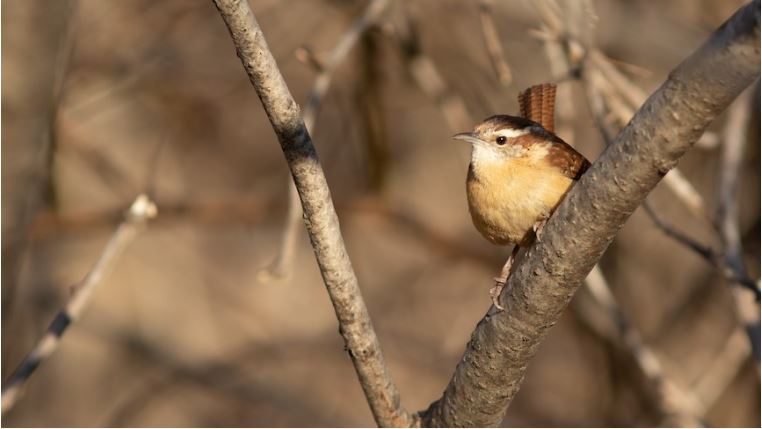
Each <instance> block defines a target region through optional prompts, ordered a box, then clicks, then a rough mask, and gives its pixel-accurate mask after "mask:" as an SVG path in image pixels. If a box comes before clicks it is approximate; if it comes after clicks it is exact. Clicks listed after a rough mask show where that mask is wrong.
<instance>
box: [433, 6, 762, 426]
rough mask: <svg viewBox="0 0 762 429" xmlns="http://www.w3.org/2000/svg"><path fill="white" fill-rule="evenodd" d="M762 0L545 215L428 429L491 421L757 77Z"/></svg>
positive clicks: (665, 89)
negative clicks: (655, 194) (620, 235)
mask: <svg viewBox="0 0 762 429" xmlns="http://www.w3.org/2000/svg"><path fill="white" fill-rule="evenodd" d="M759 8H760V3H759V1H758V0H757V1H754V2H752V3H751V4H749V5H746V6H745V7H743V8H741V9H740V10H739V11H738V12H737V13H736V14H735V15H734V16H733V17H731V18H730V19H729V20H728V21H727V22H726V23H725V24H723V25H722V26H721V27H720V28H719V29H718V30H717V31H716V32H715V33H714V34H713V35H712V36H711V37H710V38H709V40H708V41H707V42H705V43H704V45H703V46H701V47H700V48H699V49H698V51H696V52H695V53H694V54H693V55H691V56H690V57H689V58H688V59H686V60H685V61H684V62H683V63H682V64H681V65H680V66H678V67H677V68H676V69H675V70H673V71H672V73H670V76H669V78H668V79H667V81H666V82H665V83H664V84H663V85H662V86H661V88H659V89H658V90H657V91H656V92H655V93H654V94H653V95H651V97H650V98H649V99H648V100H647V101H646V103H645V104H644V105H643V107H641V109H640V110H639V111H638V112H637V113H636V114H635V117H634V118H633V119H632V120H631V121H630V123H629V124H628V126H627V127H626V128H625V129H624V130H623V131H622V133H621V134H620V135H619V136H618V137H617V139H616V141H615V142H614V144H613V145H611V146H610V147H608V148H607V149H606V151H605V152H604V153H603V154H602V155H601V157H600V158H599V159H598V160H597V161H596V162H595V164H594V165H593V166H592V167H591V168H590V170H589V171H588V172H587V173H586V174H585V175H584V176H583V177H582V179H581V180H580V182H579V183H578V184H577V185H576V186H575V187H574V188H573V189H572V190H571V191H570V192H569V195H568V197H567V198H566V199H565V200H564V201H563V202H562V204H561V205H560V206H559V208H558V210H557V211H556V213H555V214H554V215H553V216H552V217H551V218H550V220H549V221H548V223H547V225H546V227H545V230H544V234H543V238H542V240H541V241H540V242H538V243H536V244H535V245H534V246H532V247H531V248H530V249H529V250H528V252H527V254H526V256H525V258H524V261H523V263H521V264H520V265H519V266H518V267H517V268H516V270H515V271H514V273H513V274H512V275H511V277H510V280H509V287H508V288H506V289H505V290H504V291H503V294H502V296H501V300H502V304H503V306H504V307H505V308H506V311H504V312H500V313H495V314H488V315H487V316H485V318H484V319H483V320H482V321H481V322H480V323H479V325H478V326H477V328H476V330H475V331H474V333H473V335H472V337H471V341H470V342H469V344H468V347H467V349H466V352H465V354H464V356H463V358H462V360H461V362H460V364H459V365H458V367H457V368H456V370H455V375H454V376H453V379H452V380H451V381H450V384H449V385H448V387H447V389H446V391H445V392H444V395H443V397H442V398H441V399H440V400H438V401H437V402H435V403H433V404H432V405H431V406H430V407H429V409H428V410H426V411H425V412H423V415H422V419H423V424H424V425H425V426H497V425H498V424H499V423H500V422H501V421H502V419H503V417H504V415H505V412H506V410H507V408H508V405H509V404H510V402H511V399H512V398H513V396H514V395H515V394H516V392H517V391H518V389H519V386H520V384H521V381H522V380H523V378H524V374H525V372H526V368H527V365H528V364H529V360H530V359H531V358H532V356H533V355H534V354H535V352H536V351H537V348H538V346H539V344H540V342H541V341H542V340H543V338H544V337H545V335H546V334H547V332H548V329H549V328H550V327H552V326H553V325H554V324H555V323H556V322H557V321H558V319H559V318H560V316H561V313H562V311H563V310H564V308H565V307H566V306H567V304H568V303H569V301H570V300H571V298H572V296H573V295H574V292H575V291H576V289H577V288H578V287H579V285H580V283H581V282H582V280H583V279H584V278H585V276H586V275H587V273H588V272H589V271H590V270H591V269H592V267H593V266H594V265H595V263H596V262H597V261H598V259H599V258H600V257H601V255H602V254H603V252H604V251H605V250H606V248H607V247H608V245H609V244H610V243H611V240H612V239H613V237H614V235H615V234H616V232H617V231H618V230H619V229H620V228H621V227H622V225H623V224H624V223H625V221H627V219H628V218H629V217H630V216H631V215H632V213H633V212H634V211H635V209H636V208H637V207H638V206H639V205H640V204H641V203H642V202H643V200H644V199H645V197H646V195H647V194H648V193H649V192H650V191H651V190H652V189H653V188H654V187H655V186H656V185H657V183H658V182H659V181H660V180H661V178H662V177H664V175H665V174H666V173H667V172H668V171H669V170H670V169H671V168H673V167H674V166H675V165H676V164H677V161H678V160H679V159H680V157H681V156H682V155H683V154H684V153H685V152H686V151H688V150H689V149H690V148H691V146H692V145H693V144H694V143H695V142H696V140H698V138H699V137H700V136H701V134H702V133H703V131H704V129H705V128H706V127H707V126H708V125H709V123H710V122H711V121H712V120H713V119H714V118H715V117H716V116H717V115H718V114H719V113H720V112H722V110H723V109H725V108H726V107H727V106H728V105H729V104H730V102H731V101H732V100H733V99H734V98H735V97H736V96H737V95H738V94H739V93H740V92H741V91H742V90H743V89H744V88H746V87H747V86H748V85H750V84H751V83H752V82H753V81H754V80H755V79H757V77H758V75H759V60H760V57H759V45H758V40H759V13H760V12H759Z"/></svg>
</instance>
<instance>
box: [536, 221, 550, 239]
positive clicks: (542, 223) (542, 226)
mask: <svg viewBox="0 0 762 429" xmlns="http://www.w3.org/2000/svg"><path fill="white" fill-rule="evenodd" d="M547 223H548V218H542V219H540V220H538V221H537V222H535V223H534V225H532V230H533V231H534V236H535V237H537V241H540V240H542V231H543V230H544V229H545V224H547Z"/></svg>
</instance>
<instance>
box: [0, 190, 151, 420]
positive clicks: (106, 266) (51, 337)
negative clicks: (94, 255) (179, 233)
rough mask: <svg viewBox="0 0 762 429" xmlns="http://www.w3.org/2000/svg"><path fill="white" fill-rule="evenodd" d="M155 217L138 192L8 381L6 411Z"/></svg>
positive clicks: (5, 397)
mask: <svg viewBox="0 0 762 429" xmlns="http://www.w3.org/2000/svg"><path fill="white" fill-rule="evenodd" d="M155 216H156V206H155V205H154V204H153V202H151V200H149V199H148V197H147V196H146V195H145V194H140V195H138V197H137V198H136V199H135V201H134V202H133V203H132V205H131V206H130V209H129V210H128V211H127V213H126V214H125V216H124V221H123V222H122V224H121V225H119V227H118V228H117V230H116V232H114V235H113V236H112V237H111V239H110V240H109V242H108V244H107V245H106V247H105V249H103V252H102V253H101V255H100V257H99V258H98V260H97V261H96V263H95V265H94V266H93V268H92V269H91V270H90V272H89V273H88V274H87V276H86V277H85V278H84V279H83V280H82V282H81V283H79V284H78V285H77V286H76V287H75V288H74V289H73V291H72V295H71V297H70V298H69V300H68V302H67V303H66V305H65V306H64V308H63V309H62V310H61V311H59V312H58V314H57V315H56V317H55V318H54V319H53V322H51V324H50V326H48V329H47V331H46V333H45V335H43V336H42V338H40V340H39V341H38V342H37V345H36V346H35V348H34V349H33V350H32V351H31V352H30V353H29V354H28V355H27V356H26V357H25V358H24V360H23V361H22V362H21V364H20V365H19V366H18V368H16V370H15V371H14V372H13V374H11V376H10V377H9V378H8V379H7V380H6V382H5V385H4V386H3V393H2V412H3V413H5V412H6V411H8V410H9V409H10V408H11V407H13V405H14V404H15V403H16V401H17V400H18V398H19V396H20V395H21V392H22V389H23V387H24V385H25V383H26V381H27V380H28V379H29V377H30V376H31V375H32V374H33V373H34V370H35V369H37V367H38V366H39V365H40V364H41V363H43V362H44V361H45V360H46V359H47V358H48V357H49V356H50V355H51V354H53V352H55V351H56V349H57V348H58V344H59V342H60V341H61V336H62V335H63V334H64V332H65V331H66V328H68V327H69V325H70V324H71V323H72V322H74V321H76V320H77V319H78V318H79V317H80V316H81V315H82V311H83V310H84V309H85V307H86V306H87V304H88V303H89V302H90V298H91V297H92V295H93V292H95V289H96V288H97V286H99V285H100V284H102V283H103V279H104V278H106V276H108V275H109V273H111V271H112V270H113V269H114V267H115V266H116V263H117V261H118V260H119V256H120V255H121V254H122V252H123V251H124V249H125V248H127V246H128V245H129V244H130V243H131V242H132V241H133V239H134V238H135V236H136V235H137V233H138V231H140V229H141V228H142V227H143V225H145V223H146V222H147V221H148V220H149V219H151V218H153V217H155Z"/></svg>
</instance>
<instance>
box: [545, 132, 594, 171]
mask: <svg viewBox="0 0 762 429" xmlns="http://www.w3.org/2000/svg"><path fill="white" fill-rule="evenodd" d="M554 137H555V138H554V139H553V145H552V146H551V147H550V149H549V150H548V161H549V162H550V163H551V164H552V165H554V166H556V167H558V168H559V169H561V171H562V172H563V174H564V176H566V177H568V178H570V179H574V180H579V178H580V177H582V175H583V174H585V172H586V171H587V169H588V168H590V161H588V160H587V158H585V156H584V155H582V154H581V153H579V152H577V151H576V150H575V149H574V148H573V147H571V146H570V145H569V144H568V143H566V142H565V141H563V140H561V139H560V138H558V137H557V136H555V135H554Z"/></svg>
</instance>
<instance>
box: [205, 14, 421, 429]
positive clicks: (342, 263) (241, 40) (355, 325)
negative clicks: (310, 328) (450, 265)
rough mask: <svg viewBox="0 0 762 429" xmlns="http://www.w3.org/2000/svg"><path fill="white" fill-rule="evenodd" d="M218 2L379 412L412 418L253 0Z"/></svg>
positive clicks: (379, 417)
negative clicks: (251, 4) (292, 184)
mask: <svg viewBox="0 0 762 429" xmlns="http://www.w3.org/2000/svg"><path fill="white" fill-rule="evenodd" d="M215 4H216V5H217V9H219V11H220V14H221V15H222V18H223V19H224V20H225V24H227V27H228V30H229V31H230V35H231V37H232V38H233V42H234V43H235V47H236V50H237V52H238V57H239V58H241V62H242V63H243V66H244V68H245V69H246V73H247V74H248V76H249V80H250V81H251V83H252V85H253V86H254V89H256V91H257V94H258V95H259V98H260V100H261V101H262V105H263V106H264V108H265V111H266V112H267V117H268V118H269V119H270V123H271V124H272V126H273V129H274V130H275V134H276V135H277V136H278V140H279V141H280V144H281V148H282V149H283V153H284V154H285V156H286V161H288V165H289V168H290V169H291V174H292V175H293V177H294V182H295V184H296V188H297V190H298V191H299V197H300V199H301V202H302V208H303V209H304V220H305V223H306V225H307V232H308V234H309V236H310V241H311V242H312V247H313V249H314V251H315V257H316V258H317V262H318V265H319V267H320V273H321V274H322V276H323V281H324V282H325V286H326V289H327V290H328V294H329V296H330V298H331V302H332V303H333V307H334V310H335V311H336V317H337V318H338V320H339V330H340V332H341V335H342V336H343V337H344V341H345V344H346V347H347V350H348V351H349V355H350V357H351V358H352V363H353V364H354V366H355V370H356V371H357V375H358V378H359V379H360V384H361V385H362V388H363V391H364V392H365V396H366V398H367V399H368V403H369V405H370V408H371V410H372V411H373V416H374V418H375V419H376V422H377V423H378V424H379V425H381V426H410V425H412V423H413V421H412V418H411V416H410V415H409V414H408V413H407V412H406V411H405V410H404V409H402V408H401V407H400V403H399V402H400V401H399V394H398V393H397V388H396V387H395V386H394V383H393V382H392V379H391V376H390V375H389V371H388V369H387V367H386V363H385V362H384V357H383V355H382V354H381V346H380V344H379V342H378V338H377V337H376V334H375V332H374V330H373V326H372V325H371V321H370V316H369V315H368V310H367V308H366V307H365V302H364V301H363V299H362V295H361V293H360V287H359V285H358V282H357V277H356V276H355V273H354V270H353V269H352V264H351V263H350V261H349V256H348V255H347V251H346V248H345V246H344V240H343V239H342V237H341V231H340V229H339V219H338V217H337V216H336V210H335V209H334V207H333V202H332V201H331V194H330V191H329V189H328V184H327V183H326V180H325V175H324V174H323V169H322V167H321V166H320V162H319V161H318V157H317V152H316V151H315V147H314V146H313V144H312V140H311V139H310V135H309V132H308V131H307V128H306V127H305V125H304V121H303V120H302V116H301V112H300V111H299V106H298V105H297V104H296V102H295V101H294V99H293V97H292V96H291V93H290V91H289V89H288V87H287V86H286V82H285V81H284V80H283V76H282V75H281V73H280V71H279V70H278V66H277V65H276V63H275V58H273V56H272V53H271V52H270V49H269V48H268V46H267V42H266V41H265V38H264V35H263V34H262V30H261V29H260V28H259V24H258V23H257V21H256V19H255V18H254V14H253V13H252V11H251V9H250V8H249V5H248V3H247V2H246V0H215Z"/></svg>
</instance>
